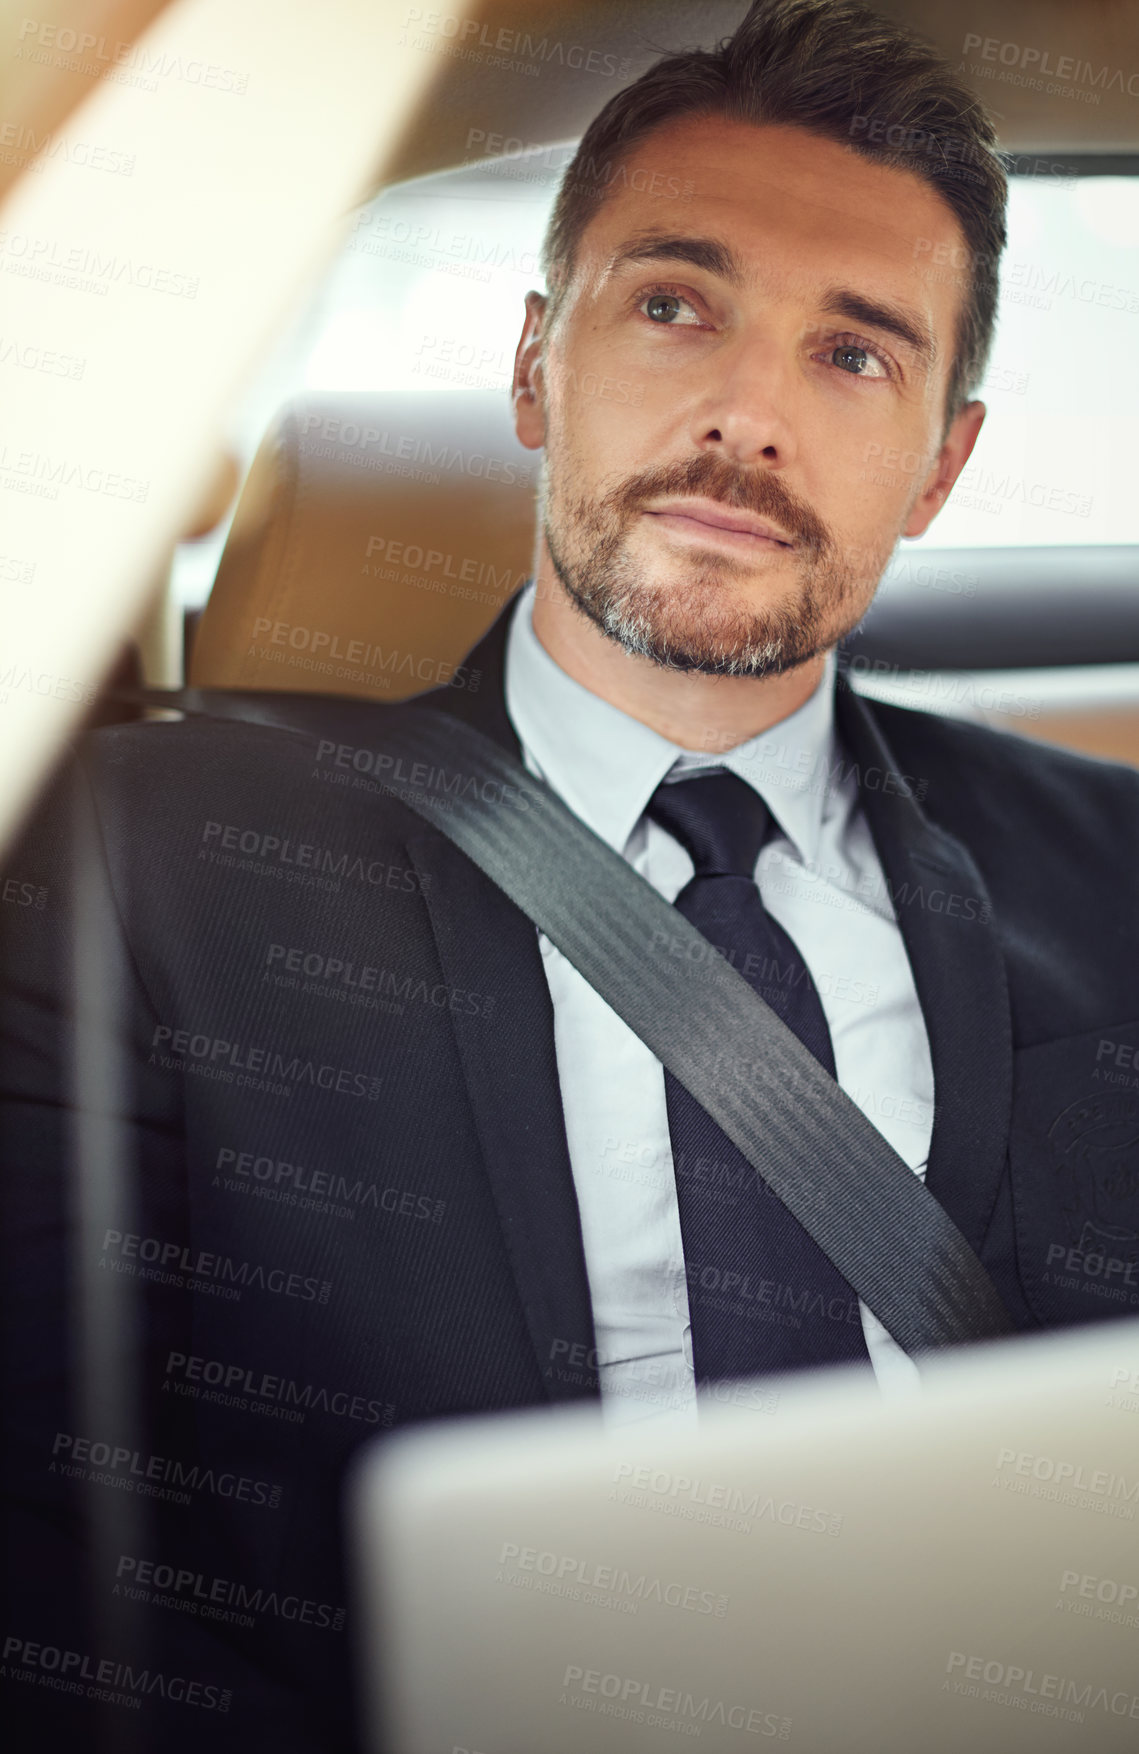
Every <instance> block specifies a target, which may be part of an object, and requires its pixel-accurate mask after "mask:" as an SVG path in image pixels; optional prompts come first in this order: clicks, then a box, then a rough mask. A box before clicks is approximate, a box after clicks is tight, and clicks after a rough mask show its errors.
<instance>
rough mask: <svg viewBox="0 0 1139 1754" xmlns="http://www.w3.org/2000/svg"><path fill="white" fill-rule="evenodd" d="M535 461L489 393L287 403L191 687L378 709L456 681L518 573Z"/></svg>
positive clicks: (239, 523) (248, 499) (217, 589)
mask: <svg viewBox="0 0 1139 1754" xmlns="http://www.w3.org/2000/svg"><path fill="white" fill-rule="evenodd" d="M538 468H539V454H538V453H536V452H533V451H527V450H525V449H524V448H523V447H522V446H521V445H520V444H519V443H518V440H517V439H516V438H515V436H514V428H513V423H512V420H511V414H510V406H509V403H508V401H507V399H506V398H505V397H497V396H496V397H494V398H492V397H490V396H489V395H484V394H482V393H469V392H468V393H466V394H462V393H460V394H451V393H428V392H425V393H423V394H419V395H416V394H409V393H390V394H384V395H379V394H376V393H374V392H367V393H346V394H336V395H332V394H321V395H314V396H310V397H305V398H301V399H298V400H296V401H293V402H291V403H288V404H287V405H286V406H285V407H284V408H283V409H282V410H281V412H280V414H279V415H278V416H277V418H276V420H275V421H274V423H273V425H272V426H271V427H270V429H269V431H268V432H267V433H266V435H265V437H264V439H263V440H262V442H261V446H260V448H259V450H258V452H257V455H256V457H255V459H254V462H253V466H252V468H251V470H250V472H249V476H248V478H247V480H246V482H245V486H244V488H243V490H242V494H241V498H240V500H239V502H238V506H237V511H236V513H235V515H234V520H233V525H232V527H231V529H230V533H229V537H228V539H227V541H226V546H225V550H224V552H223V554H222V558H221V562H220V564H219V567H218V571H217V576H216V578H215V580H214V585H213V589H212V591H211V593H210V597H209V601H208V602H207V604H206V607H205V610H204V611H203V614H202V617H201V621H200V624H199V626H198V630H197V634H196V636H195V639H194V645H193V653H192V657H191V665H190V681H191V683H192V684H193V685H194V686H195V687H199V688H251V689H259V688H261V689H284V690H290V691H295V692H304V693H318V694H353V695H362V696H365V697H368V698H371V699H383V700H388V701H394V700H402V699H405V698H406V697H407V696H409V695H412V694H420V693H422V692H423V691H424V690H425V689H427V688H433V687H436V686H438V685H439V684H441V683H447V682H450V683H451V684H452V685H453V686H462V683H463V679H462V675H461V672H459V673H458V674H456V672H457V670H458V667H459V666H460V665H461V662H462V659H463V658H464V656H465V655H466V653H467V652H469V651H470V649H471V647H472V646H473V645H475V644H476V643H477V641H478V640H479V638H480V637H481V636H482V634H483V633H484V632H485V631H486V629H487V628H488V627H489V626H490V624H491V622H492V621H493V620H494V618H495V616H496V615H497V614H498V612H499V610H500V609H501V608H502V606H503V604H504V603H505V602H506V600H507V599H508V598H509V597H510V596H511V595H512V594H513V593H514V592H515V591H516V590H517V589H518V587H519V586H520V585H521V584H522V583H523V581H524V580H525V579H526V578H527V577H528V576H529V575H530V571H531V566H532V560H533V555H534V548H535V508H536V492H537V483H538ZM476 686H477V684H476Z"/></svg>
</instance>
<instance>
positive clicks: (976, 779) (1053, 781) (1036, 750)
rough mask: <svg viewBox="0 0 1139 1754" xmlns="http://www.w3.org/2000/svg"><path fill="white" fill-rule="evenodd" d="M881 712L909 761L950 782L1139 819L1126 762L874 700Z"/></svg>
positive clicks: (1136, 787) (1137, 786) (1138, 794)
mask: <svg viewBox="0 0 1139 1754" xmlns="http://www.w3.org/2000/svg"><path fill="white" fill-rule="evenodd" d="M863 698H864V699H866V700H867V704H868V705H870V707H871V710H872V712H873V715H874V717H875V718H876V720H877V721H878V723H879V725H880V727H881V730H882V734H883V736H884V737H885V738H886V740H887V742H888V743H889V744H890V746H891V748H892V749H893V750H894V751H895V753H896V754H897V755H898V756H899V757H900V758H904V761H903V765H907V766H911V767H913V769H914V771H915V772H917V773H918V774H920V775H922V776H923V777H927V778H928V780H929V782H930V785H931V786H932V785H933V784H934V783H935V781H936V784H937V786H938V788H939V789H940V788H943V787H944V786H946V785H947V784H948V783H949V781H950V779H951V777H953V776H955V777H956V779H957V781H958V782H959V784H960V785H961V786H962V787H964V788H967V789H968V790H969V791H970V792H971V793H972V794H973V795H974V796H976V795H977V793H978V791H979V790H980V789H981V788H984V789H985V790H987V791H989V792H990V793H995V794H997V795H999V796H1000V798H1001V800H1002V802H1006V803H1008V804H1009V805H1013V804H1015V801H1016V800H1017V799H1021V800H1023V801H1024V803H1025V804H1026V805H1039V804H1040V803H1042V802H1044V801H1045V800H1047V801H1049V802H1050V803H1053V804H1055V805H1056V806H1058V807H1063V806H1064V805H1065V804H1068V805H1070V806H1071V807H1073V808H1078V809H1080V810H1083V809H1086V808H1088V807H1091V808H1093V809H1095V810H1097V811H1102V810H1104V809H1115V810H1123V811H1125V812H1127V813H1128V814H1130V815H1132V816H1133V817H1134V818H1135V821H1136V825H1137V826H1139V771H1136V769H1135V768H1133V767H1130V766H1129V765H1128V764H1127V763H1126V762H1120V761H1108V760H1105V759H1103V758H1101V757H1098V756H1093V755H1084V754H1081V753H1079V752H1078V751H1076V750H1072V749H1065V748H1062V747H1061V746H1060V745H1058V744H1055V743H1046V742H1043V741H1040V740H1037V739H1036V738H1034V737H1025V736H1023V735H1021V734H1020V733H1019V732H1016V731H1005V730H997V729H994V727H993V726H991V725H982V724H977V723H975V722H974V721H972V720H969V719H958V718H951V717H949V716H947V715H945V714H942V713H934V712H926V711H922V710H920V709H917V708H913V707H903V706H894V705H886V704H885V703H883V702H880V701H869V700H868V698H867V697H865V696H864V697H863Z"/></svg>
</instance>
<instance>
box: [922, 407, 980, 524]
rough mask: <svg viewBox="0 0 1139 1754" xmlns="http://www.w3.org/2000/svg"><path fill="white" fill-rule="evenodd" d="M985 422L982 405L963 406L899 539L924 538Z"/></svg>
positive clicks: (951, 426)
mask: <svg viewBox="0 0 1139 1754" xmlns="http://www.w3.org/2000/svg"><path fill="white" fill-rule="evenodd" d="M984 419H985V404H984V403H983V402H966V404H965V406H964V408H962V410H961V412H960V414H958V415H957V416H956V418H955V419H954V420H953V422H952V424H951V425H950V428H949V431H948V432H947V433H946V435H945V438H944V440H943V441H942V446H941V449H940V451H939V452H938V454H937V462H936V463H935V465H934V467H933V470H932V472H931V474H930V475H929V476H928V477H927V478H926V481H925V485H924V486H923V487H922V490H921V492H920V494H919V495H918V497H917V499H916V500H915V501H914V503H913V505H912V506H911V507H910V515H909V517H908V518H907V519H906V521H905V523H904V524H903V526H902V535H903V536H924V535H925V533H926V531H927V530H928V529H929V526H930V525H931V524H932V523H933V520H934V518H935V517H936V516H937V514H938V512H939V511H940V510H941V508H942V506H943V505H944V504H945V502H946V500H947V499H948V498H949V490H950V488H951V487H952V486H953V483H954V482H955V481H956V479H957V477H958V476H959V475H960V473H961V471H962V469H964V467H965V465H966V463H967V462H968V461H969V454H970V452H971V451H972V449H973V446H974V445H975V444H976V442H977V438H978V435H979V433H980V431H981V427H982V425H983V424H984Z"/></svg>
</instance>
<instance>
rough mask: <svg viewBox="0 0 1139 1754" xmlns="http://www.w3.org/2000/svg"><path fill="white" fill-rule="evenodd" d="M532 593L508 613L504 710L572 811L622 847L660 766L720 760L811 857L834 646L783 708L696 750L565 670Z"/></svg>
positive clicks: (707, 766)
mask: <svg viewBox="0 0 1139 1754" xmlns="http://www.w3.org/2000/svg"><path fill="white" fill-rule="evenodd" d="M534 595H535V586H534V584H533V582H531V583H530V584H529V585H527V586H526V588H525V590H524V591H523V592H522V593H521V595H520V597H519V599H518V602H517V604H516V605H515V609H514V612H513V614H512V616H511V621H510V628H509V632H508V635H507V644H506V676H505V692H506V710H507V713H508V715H509V717H510V721H511V723H512V724H513V726H514V729H515V731H516V732H517V734H518V738H519V741H520V742H521V744H522V747H523V750H524V752H525V754H526V757H527V759H528V762H529V764H530V765H531V766H532V767H536V768H537V770H538V772H539V774H540V776H541V777H542V778H543V779H544V780H546V781H547V782H548V784H549V785H551V786H552V787H553V789H554V790H555V791H556V792H557V793H558V795H559V796H560V797H561V798H562V799H563V800H564V802H565V803H566V804H568V805H569V807H570V809H571V810H572V811H573V812H574V814H575V816H580V817H581V819H582V821H583V822H585V823H587V824H588V826H589V827H590V828H592V829H593V831H594V833H595V834H598V835H600V837H601V839H602V840H604V841H606V842H607V843H608V845H609V846H611V847H612V848H613V849H614V851H615V852H619V853H621V852H624V849H625V846H626V844H627V842H628V840H629V837H630V835H631V834H632V832H633V830H634V829H635V828H636V826H637V823H638V822H639V821H640V818H641V817H642V815H643V814H644V812H645V809H646V807H647V805H648V803H649V800H650V799H651V797H652V795H653V793H654V792H655V791H656V789H657V787H658V786H659V785H660V783H661V782H662V780H663V779H664V778H665V776H666V775H667V774H669V773H670V772H672V771H673V770H674V769H675V774H676V777H678V778H679V777H681V776H684V777H687V775H688V774H690V773H695V772H700V771H705V770H708V771H710V770H711V769H713V768H727V769H728V771H729V772H730V773H734V774H737V775H738V776H739V778H740V779H742V780H746V782H747V783H748V785H749V786H751V787H752V789H753V790H754V791H756V792H757V793H758V794H759V796H760V797H761V798H762V799H763V801H764V803H765V804H766V805H767V806H768V809H769V810H770V811H771V814H772V815H773V816H774V817H775V818H776V820H777V821H778V823H779V826H780V827H781V828H782V830H783V832H784V833H785V834H786V835H787V837H788V839H789V840H791V841H792V843H793V844H794V846H795V849H796V851H797V852H798V854H799V856H800V857H801V858H802V859H803V860H804V861H805V862H806V863H807V864H810V865H814V864H816V863H817V862H818V851H819V839H820V835H821V831H822V822H823V813H824V806H825V803H826V800H827V796H828V793H829V791H830V782H829V776H830V774H831V772H833V771H835V770H836V769H837V766H838V758H837V750H836V743H835V730H834V676H835V655H834V653H833V651H832V652H830V653H828V655H827V660H826V667H825V669H824V672H823V676H822V678H821V680H820V682H819V686H818V687H817V688H816V689H815V691H814V693H813V694H812V695H811V696H810V697H809V699H807V700H806V701H804V703H803V705H802V706H801V707H799V708H798V710H797V711H796V712H794V713H792V714H791V715H790V716H789V717H788V718H786V719H782V720H780V722H779V723H778V724H777V725H773V726H772V727H771V728H770V729H769V730H767V731H762V732H760V733H759V735H758V736H755V737H752V738H750V739H749V740H748V741H747V742H746V743H740V744H737V746H736V747H735V748H734V749H729V750H726V751H725V752H724V753H722V754H720V753H715V754H712V753H708V754H703V753H695V752H693V751H691V750H686V749H681V748H680V747H679V745H678V744H675V743H671V742H670V741H669V740H668V738H666V737H662V736H660V735H659V733H658V732H656V731H654V730H652V729H651V728H650V727H649V726H648V725H645V724H642V723H641V721H640V720H639V719H634V718H632V717H630V715H629V714H628V713H625V712H622V711H621V709H620V708H619V707H616V706H614V705H613V704H612V703H611V702H610V701H607V700H603V699H602V697H601V696H600V695H599V694H593V693H591V692H590V690H589V689H588V688H584V687H583V686H582V685H581V683H580V682H575V681H574V679H573V677H572V676H568V675H567V674H566V672H565V671H564V670H563V669H562V668H561V666H560V665H559V664H557V663H555V661H554V659H553V658H552V657H551V656H550V654H549V652H547V650H546V648H545V646H544V645H543V644H542V642H541V641H540V640H539V638H538V636H537V634H536V633H535V632H534V621H533V609H534Z"/></svg>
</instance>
